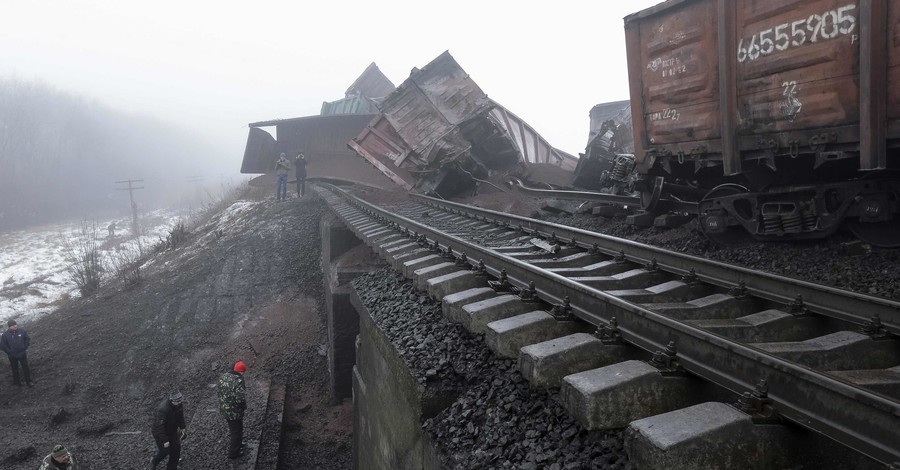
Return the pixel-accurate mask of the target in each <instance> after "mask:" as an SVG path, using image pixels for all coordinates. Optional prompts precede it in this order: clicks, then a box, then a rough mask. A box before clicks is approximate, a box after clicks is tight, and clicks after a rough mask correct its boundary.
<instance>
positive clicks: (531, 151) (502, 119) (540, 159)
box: [491, 102, 578, 171]
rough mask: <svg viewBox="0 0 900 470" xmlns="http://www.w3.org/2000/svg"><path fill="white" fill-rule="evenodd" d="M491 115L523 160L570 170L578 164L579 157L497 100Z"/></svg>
mask: <svg viewBox="0 0 900 470" xmlns="http://www.w3.org/2000/svg"><path fill="white" fill-rule="evenodd" d="M491 117H493V118H494V120H495V121H496V122H497V124H498V125H499V126H500V128H501V129H502V130H503V131H504V132H505V133H506V134H507V136H508V137H509V139H510V141H511V142H512V144H513V145H514V146H515V148H516V150H518V152H519V155H520V156H521V161H523V162H526V163H549V164H551V165H556V166H559V167H561V168H563V169H566V170H570V171H571V170H574V169H575V166H576V165H578V158H577V157H575V156H573V155H571V154H569V153H566V152H563V151H562V150H559V149H557V148H555V147H553V146H552V145H550V143H549V142H547V140H546V139H544V138H543V137H541V135H540V134H539V133H538V132H537V131H536V130H535V129H534V128H533V127H531V125H529V124H528V123H527V122H525V121H524V120H522V119H521V118H520V117H519V116H516V115H515V114H513V113H512V112H510V111H509V110H508V109H506V108H505V107H503V106H501V105H500V104H498V103H497V102H494V109H492V110H491Z"/></svg>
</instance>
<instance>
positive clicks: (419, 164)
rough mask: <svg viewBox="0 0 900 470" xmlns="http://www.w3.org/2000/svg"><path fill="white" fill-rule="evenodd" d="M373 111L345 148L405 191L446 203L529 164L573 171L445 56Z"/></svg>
mask: <svg viewBox="0 0 900 470" xmlns="http://www.w3.org/2000/svg"><path fill="white" fill-rule="evenodd" d="M378 109H379V111H380V112H379V114H378V115H377V116H376V117H375V118H374V119H373V120H372V121H371V122H370V123H369V125H368V126H366V128H365V129H364V130H363V131H362V132H361V133H360V134H359V135H358V136H356V138H354V139H352V140H351V141H350V142H349V143H348V145H349V146H350V147H351V148H352V149H353V150H354V151H356V153H358V154H359V155H360V156H362V157H363V158H365V159H366V160H368V161H369V162H370V163H371V164H372V165H374V166H375V167H376V168H378V169H379V170H380V171H381V172H382V173H384V174H385V175H386V176H387V177H388V178H390V179H391V180H392V181H394V182H395V183H396V184H397V185H399V186H401V187H403V188H405V189H408V190H409V189H416V190H418V191H421V192H424V193H431V194H436V195H439V196H441V197H454V196H457V195H459V194H461V193H463V192H465V191H468V190H471V189H473V188H475V187H476V185H477V184H478V183H479V182H484V181H489V180H490V179H492V178H495V177H497V176H498V175H499V176H507V175H508V176H520V177H521V176H522V175H525V174H527V170H528V165H529V164H531V163H548V164H551V165H553V166H557V167H559V168H561V169H563V170H565V171H572V170H573V169H574V168H575V165H576V163H577V159H576V158H575V157H573V156H572V155H569V154H567V153H565V152H562V151H560V150H558V149H556V148H554V147H552V146H551V145H550V144H549V143H548V142H547V141H546V140H544V139H543V138H542V137H541V136H540V135H539V134H538V133H537V132H536V131H535V130H534V129H533V128H532V127H531V126H529V125H528V124H527V123H525V122H524V121H522V120H521V119H520V118H518V117H517V116H516V115H514V114H513V113H511V112H509V111H508V110H506V109H505V108H503V107H502V106H500V105H499V104H497V103H496V102H494V101H492V100H491V99H489V98H488V96H487V95H486V94H485V93H484V91H482V90H481V88H480V87H479V86H478V84H477V83H475V81H474V80H472V78H471V77H469V75H468V74H467V73H466V72H465V70H463V69H462V67H460V65H459V64H458V63H457V62H456V60H455V59H454V58H453V57H452V56H451V55H450V53H449V52H444V53H442V54H441V55H439V56H438V57H437V58H435V59H434V60H432V61H431V62H430V63H428V64H427V65H426V66H424V67H422V68H421V69H414V70H413V72H412V73H411V74H410V76H409V78H408V79H406V80H405V81H404V82H403V83H402V84H401V85H400V86H399V87H397V89H396V90H395V91H394V92H392V93H391V94H389V95H388V96H387V97H385V98H384V99H383V100H382V101H381V102H380V103H378Z"/></svg>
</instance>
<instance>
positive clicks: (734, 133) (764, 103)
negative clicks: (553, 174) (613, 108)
mask: <svg viewBox="0 0 900 470" xmlns="http://www.w3.org/2000/svg"><path fill="white" fill-rule="evenodd" d="M625 33H626V39H627V41H626V43H627V45H628V68H629V78H630V86H631V102H632V108H633V111H634V112H633V116H634V120H633V127H634V145H635V159H636V165H637V168H638V170H639V171H640V172H641V173H642V174H644V175H646V176H648V177H651V178H654V177H659V178H664V179H665V181H667V182H670V183H673V185H682V186H683V185H690V186H693V187H695V189H697V190H699V191H702V192H705V193H706V195H705V197H701V198H700V200H699V206H698V212H699V215H700V221H701V224H700V225H701V227H702V229H703V230H704V232H705V233H706V234H707V235H709V236H710V237H711V238H713V239H716V240H719V241H726V242H727V241H729V240H731V239H732V237H733V236H736V235H738V232H740V233H745V232H748V233H750V234H752V235H753V236H755V237H757V238H760V239H780V238H817V237H822V236H827V235H828V234H830V233H832V232H834V231H835V230H837V228H838V226H839V225H840V224H841V223H842V222H844V221H846V222H848V223H849V224H850V227H851V229H852V230H853V231H854V232H855V233H856V234H857V235H858V236H859V237H860V238H863V239H864V240H867V241H869V242H871V243H873V244H877V245H884V246H897V245H900V180H898V178H897V175H896V173H894V171H896V170H897V169H898V167H900V2H895V1H887V0H865V1H852V0H813V1H804V2H800V1H794V2H776V1H763V0H670V1H668V2H665V3H663V4H660V5H657V6H655V7H652V8H649V9H646V10H643V11H641V12H638V13H636V14H634V15H631V16H629V17H627V18H626V19H625ZM653 181H654V186H655V187H656V188H659V187H660V184H661V183H659V181H660V180H658V179H654V180H653Z"/></svg>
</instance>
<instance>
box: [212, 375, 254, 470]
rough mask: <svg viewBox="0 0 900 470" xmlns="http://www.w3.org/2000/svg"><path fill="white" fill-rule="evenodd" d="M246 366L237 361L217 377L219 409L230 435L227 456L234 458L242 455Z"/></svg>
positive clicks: (245, 401) (245, 405) (245, 407)
mask: <svg viewBox="0 0 900 470" xmlns="http://www.w3.org/2000/svg"><path fill="white" fill-rule="evenodd" d="M246 371H247V366H246V365H245V364H244V363H243V362H241V361H238V362H236V363H235V364H234V368H233V369H232V370H231V371H228V372H226V373H225V375H223V376H222V378H220V379H219V384H218V387H217V390H218V394H219V411H220V412H221V413H222V416H224V417H225V420H226V421H228V433H229V435H230V437H231V439H230V440H229V445H228V458H230V459H236V458H238V457H240V456H241V455H243V453H244V451H243V444H242V441H243V439H244V410H245V409H247V392H246V387H245V385H244V372H246Z"/></svg>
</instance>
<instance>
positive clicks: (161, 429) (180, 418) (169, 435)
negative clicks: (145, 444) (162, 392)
mask: <svg viewBox="0 0 900 470" xmlns="http://www.w3.org/2000/svg"><path fill="white" fill-rule="evenodd" d="M183 398H184V397H183V396H182V395H181V392H177V391H176V392H172V394H171V395H169V398H164V399H163V400H162V401H161V402H159V405H157V406H156V409H155V410H153V428H152V431H151V432H152V433H153V439H154V440H155V441H156V447H157V451H156V455H155V456H153V460H152V461H151V462H150V468H152V469H154V470H155V469H156V466H157V465H159V463H160V462H162V460H163V459H164V458H166V456H168V457H169V461H168V463H167V464H166V469H167V470H177V469H178V460H179V459H180V458H181V440H182V439H183V438H184V428H185V425H184V409H183V408H182V407H181V402H182V399H183Z"/></svg>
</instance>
